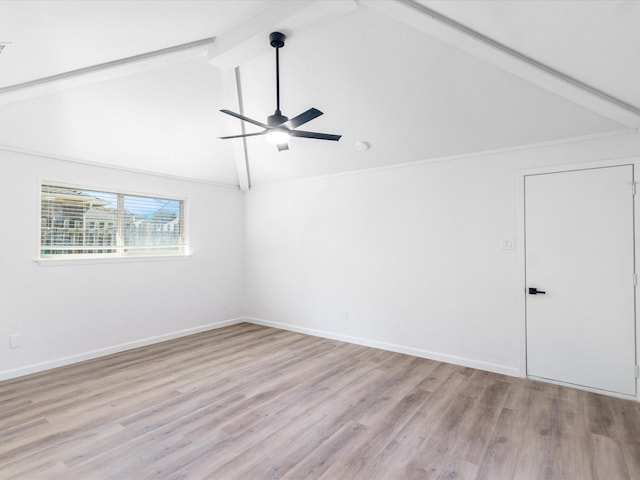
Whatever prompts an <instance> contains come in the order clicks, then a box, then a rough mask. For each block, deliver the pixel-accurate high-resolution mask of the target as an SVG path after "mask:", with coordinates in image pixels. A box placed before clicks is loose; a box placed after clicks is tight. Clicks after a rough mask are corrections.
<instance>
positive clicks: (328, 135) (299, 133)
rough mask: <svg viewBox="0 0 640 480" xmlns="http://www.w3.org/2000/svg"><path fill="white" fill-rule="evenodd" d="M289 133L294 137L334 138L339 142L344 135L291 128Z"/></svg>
mask: <svg viewBox="0 0 640 480" xmlns="http://www.w3.org/2000/svg"><path fill="white" fill-rule="evenodd" d="M289 134H290V135H291V136H292V137H303V138H315V139H317V140H333V141H334V142H337V141H338V140H340V138H341V137H342V135H333V134H331V133H316V132H305V131H303V130H291V132H289Z"/></svg>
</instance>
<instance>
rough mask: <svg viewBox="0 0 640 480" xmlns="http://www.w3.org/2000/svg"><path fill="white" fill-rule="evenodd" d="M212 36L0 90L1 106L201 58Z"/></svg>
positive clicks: (212, 39) (212, 38)
mask: <svg viewBox="0 0 640 480" xmlns="http://www.w3.org/2000/svg"><path fill="white" fill-rule="evenodd" d="M213 41H214V37H211V38H204V39H201V40H196V41H194V42H189V43H184V44H182V45H176V46H173V47H169V48H163V49H161V50H155V51H152V52H146V53H142V54H140V55H134V56H132V57H126V58H121V59H119V60H114V61H111V62H106V63H100V64H98V65H92V66H90V67H84V68H79V69H77V70H71V71H69V72H64V73H60V74H57V75H52V76H49V77H44V78H39V79H37V80H31V81H28V82H24V83H18V84H16V85H9V86H7V87H3V88H0V105H6V104H9V103H15V102H20V101H23V100H28V99H30V98H35V97H40V96H43V95H48V94H51V93H56V92H60V91H63V90H68V89H71V88H76V87H81V86H84V85H89V84H92V83H96V82H102V81H104V80H109V79H112V78H116V77H121V76H125V75H132V74H135V73H141V72H144V71H147V70H150V69H155V68H158V67H164V66H167V65H172V64H174V63H179V62H183V61H186V60H191V59H193V58H198V57H204V56H205V55H206V53H207V48H208V47H209V45H211V43H212V42H213Z"/></svg>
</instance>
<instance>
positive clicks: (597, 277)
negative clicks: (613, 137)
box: [525, 165, 636, 396]
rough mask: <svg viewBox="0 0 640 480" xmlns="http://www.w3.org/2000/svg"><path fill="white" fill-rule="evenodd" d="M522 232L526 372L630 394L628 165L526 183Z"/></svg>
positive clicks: (632, 351)
mask: <svg viewBox="0 0 640 480" xmlns="http://www.w3.org/2000/svg"><path fill="white" fill-rule="evenodd" d="M525 229H526V230H525V261H526V265H525V268H526V288H527V292H526V322H527V328H526V331H527V374H528V375H529V376H533V377H538V378H541V379H548V380H553V381H558V382H563V383H568V384H573V385H577V386H582V387H587V388H591V389H599V390H603V391H605V392H615V393H618V394H623V395H634V396H635V394H636V378H635V363H636V362H635V357H636V352H635V289H634V233H633V230H634V227H633V166H632V165H621V166H615V167H606V168H593V169H587V170H574V171H566V172H558V173H547V174H540V175H528V176H525ZM531 289H537V290H538V291H539V292H538V293H537V294H536V293H535V290H531ZM543 292H544V293H543Z"/></svg>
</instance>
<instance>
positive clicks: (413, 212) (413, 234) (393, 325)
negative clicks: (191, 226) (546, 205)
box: [244, 134, 640, 375]
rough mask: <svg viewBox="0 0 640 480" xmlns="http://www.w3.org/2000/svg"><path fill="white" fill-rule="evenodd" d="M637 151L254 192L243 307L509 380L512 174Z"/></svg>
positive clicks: (514, 293) (538, 151) (627, 148)
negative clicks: (506, 244) (505, 244)
mask: <svg viewBox="0 0 640 480" xmlns="http://www.w3.org/2000/svg"><path fill="white" fill-rule="evenodd" d="M638 154H640V135H638V134H627V135H621V136H617V137H612V138H605V139H598V140H590V141H581V142H573V143H567V144H564V145H555V146H546V147H539V148H530V149H527V150H519V151H511V152H504V153H500V154H488V155H482V156H474V157H467V158H460V159H455V160H447V161H443V162H436V163H423V164H417V165H413V166H405V167H401V168H395V169H385V170H376V171H369V172H365V173H356V174H351V175H342V176H332V177H324V178H316V179H309V180H301V181H293V182H287V183H279V184H271V185H264V186H260V187H256V188H253V189H252V190H251V191H250V192H249V193H248V194H247V196H246V202H245V215H246V218H245V222H246V225H245V242H246V243H245V287H244V289H245V311H246V313H247V314H248V315H249V316H250V317H253V318H254V319H255V320H256V321H258V322H261V323H264V324H270V325H276V326H283V327H285V328H290V329H294V330H299V331H304V332H308V333H316V334H320V335H324V336H329V337H334V338H341V339H346V340H351V341H355V342H356V343H363V344H368V345H378V346H382V347H383V348H389V349H393V350H398V351H405V352H408V353H413V354H416V355H422V356H426V357H431V358H436V359H442V360H446V361H450V362H453V363H459V364H463V365H469V366H474V367H478V368H484V369H487V370H492V371H497V372H503V373H507V374H514V375H517V374H520V373H521V365H520V362H521V353H522V352H521V338H520V331H521V328H520V327H521V326H520V325H519V324H518V322H519V320H518V308H519V306H518V298H519V295H523V293H522V292H520V291H519V289H518V288H517V284H518V275H519V273H518V267H517V250H501V249H500V242H501V240H513V239H515V238H516V233H517V203H516V202H517V201H518V199H517V189H516V178H517V172H518V171H519V170H521V169H525V168H532V167H539V166H543V165H560V164H568V163H574V162H589V161H594V160H602V159H609V158H616V157H624V156H630V155H638ZM516 248H520V246H519V245H516ZM344 312H348V314H345V313H344Z"/></svg>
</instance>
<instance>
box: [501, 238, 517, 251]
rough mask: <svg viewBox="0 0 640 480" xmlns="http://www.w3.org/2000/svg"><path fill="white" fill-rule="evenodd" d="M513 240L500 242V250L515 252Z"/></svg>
mask: <svg viewBox="0 0 640 480" xmlns="http://www.w3.org/2000/svg"><path fill="white" fill-rule="evenodd" d="M513 246H514V241H513V239H507V240H500V250H513Z"/></svg>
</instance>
